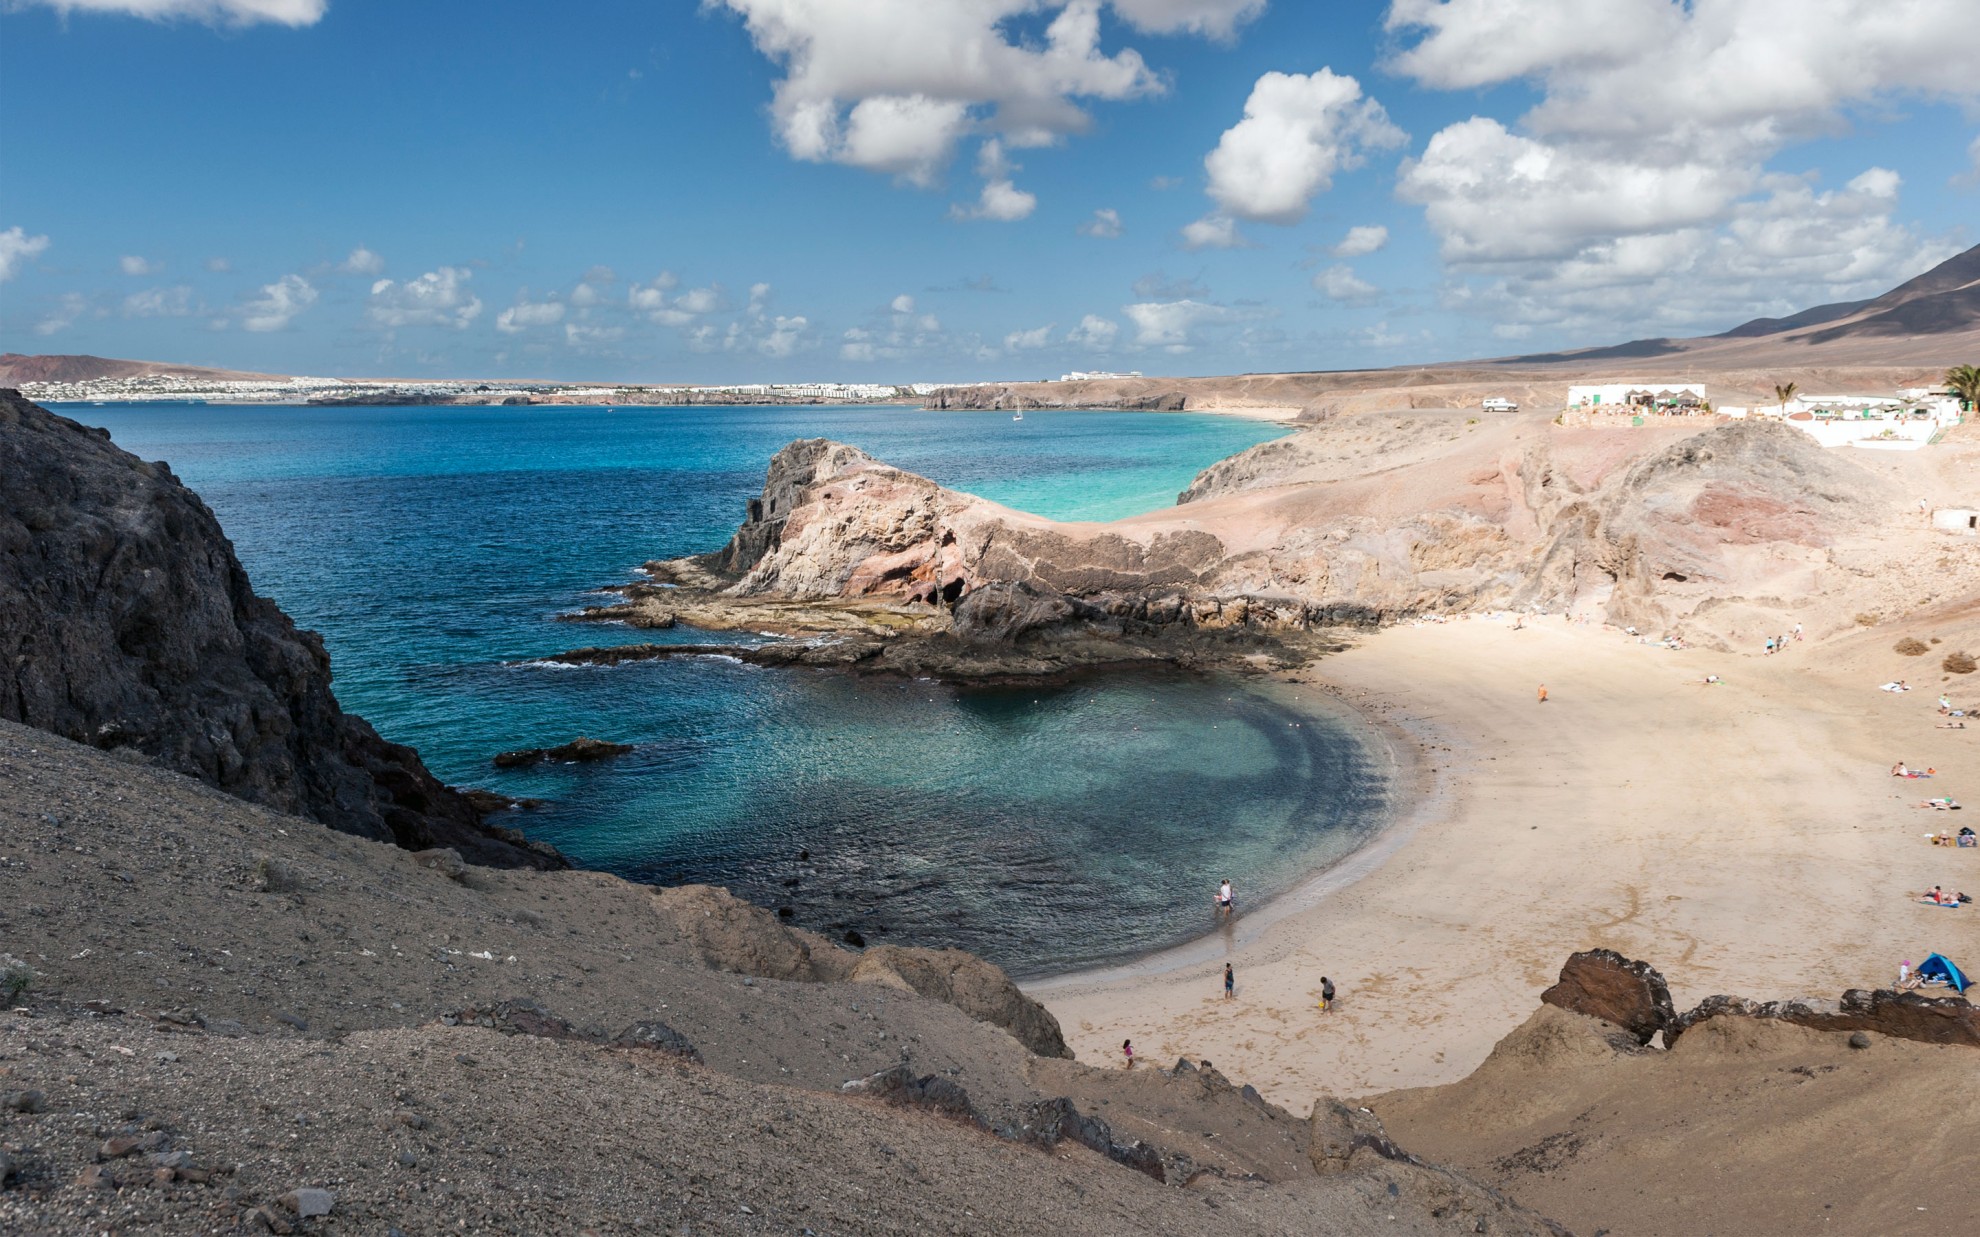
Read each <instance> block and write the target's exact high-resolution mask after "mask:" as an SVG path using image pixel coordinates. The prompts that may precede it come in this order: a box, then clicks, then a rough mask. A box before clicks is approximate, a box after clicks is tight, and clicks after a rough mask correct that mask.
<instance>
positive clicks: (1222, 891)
mask: <svg viewBox="0 0 1980 1237" xmlns="http://www.w3.org/2000/svg"><path fill="white" fill-rule="evenodd" d="M1236 912H1237V895H1236V894H1234V893H1232V892H1231V878H1230V877H1228V876H1226V877H1225V878H1224V883H1223V884H1222V885H1220V886H1218V888H1217V913H1218V914H1219V915H1221V916H1223V917H1224V918H1225V919H1229V918H1230V917H1231V916H1232V915H1233V914H1235V913H1236Z"/></svg>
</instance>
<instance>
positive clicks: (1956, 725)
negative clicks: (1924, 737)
mask: <svg viewBox="0 0 1980 1237" xmlns="http://www.w3.org/2000/svg"><path fill="white" fill-rule="evenodd" d="M1939 729H1941V730H1964V729H1966V723H1965V722H1940V723H1939Z"/></svg>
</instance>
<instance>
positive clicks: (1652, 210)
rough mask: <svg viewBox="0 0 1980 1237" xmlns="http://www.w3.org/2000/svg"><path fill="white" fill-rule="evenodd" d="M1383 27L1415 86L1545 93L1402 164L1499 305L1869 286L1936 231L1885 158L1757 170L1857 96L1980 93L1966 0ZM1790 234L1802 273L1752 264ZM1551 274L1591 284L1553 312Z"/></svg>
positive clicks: (1446, 240)
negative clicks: (1898, 198)
mask: <svg viewBox="0 0 1980 1237" xmlns="http://www.w3.org/2000/svg"><path fill="white" fill-rule="evenodd" d="M1388 27H1389V29H1390V30H1391V31H1392V32H1395V33H1397V34H1398V35H1399V36H1400V37H1401V39H1402V42H1403V44H1404V45H1403V46H1402V47H1401V50H1400V51H1399V52H1398V53H1397V55H1396V56H1395V57H1394V59H1393V61H1392V63H1391V67H1392V68H1394V69H1396V70H1398V71H1401V72H1403V73H1406V74H1408V75H1410V76H1412V77H1414V78H1416V79H1417V80H1418V81H1419V82H1420V83H1423V84H1425V85H1430V86H1436V87H1443V88H1447V89H1473V88H1477V87H1481V86H1491V85H1495V84H1498V83H1502V82H1506V81H1510V80H1514V79H1519V78H1526V79H1530V80H1531V81H1532V82H1533V83H1534V85H1535V86H1536V87H1537V89H1538V91H1539V96H1540V99H1539V102H1538V103H1537V104H1536V105H1535V106H1534V107H1533V108H1531V110H1529V111H1528V112H1527V113H1526V114H1525V115H1524V116H1523V117H1521V118H1520V119H1519V120H1518V121H1517V123H1516V124H1514V125H1508V124H1507V123H1504V122H1502V121H1500V120H1498V119H1494V118H1489V117H1482V116H1474V117H1472V118H1471V119H1469V120H1466V121H1462V122H1459V123H1457V124H1453V125H1451V126H1449V127H1447V128H1445V129H1444V130H1443V131H1441V132H1439V133H1438V134H1436V135H1435V136H1433V137H1432V138H1431V139H1430V141H1429V143H1428V144H1427V145H1426V147H1425V149H1424V152H1423V154H1422V156H1421V157H1420V158H1419V159H1417V160H1414V161H1412V162H1409V163H1406V164H1405V165H1404V167H1403V170H1402V173H1401V176H1400V178H1399V182H1398V194H1399V196H1401V197H1402V198H1403V199H1404V200H1406V201H1411V202H1415V203H1418V204H1420V205H1421V206H1422V207H1423V208H1424V217H1425V220H1426V222H1428V223H1429V224H1430V226H1431V229H1432V230H1433V231H1434V232H1436V233H1437V235H1438V238H1439V241H1440V246H1441V250H1442V253H1443V255H1444V257H1445V259H1446V261H1447V262H1449V263H1451V264H1452V265H1453V266H1455V267H1456V268H1457V269H1458V270H1459V272H1460V273H1462V274H1467V275H1470V276H1473V277H1475V276H1478V275H1486V276H1489V277H1491V278H1492V279H1494V280H1496V281H1497V282H1495V283H1493V284H1491V285H1490V286H1488V287H1485V288H1477V287H1472V288H1470V289H1469V290H1468V291H1465V292H1462V293H1461V294H1460V296H1459V299H1460V300H1463V299H1464V297H1465V296H1472V297H1473V298H1474V303H1476V304H1478V305H1479V306H1480V307H1481V308H1483V309H1486V310H1488V311H1489V312H1491V313H1493V314H1495V315H1496V314H1503V313H1505V312H1508V306H1511V307H1512V308H1513V310H1514V311H1517V312H1532V313H1535V314H1542V315H1547V318H1546V319H1545V320H1549V321H1553V320H1557V319H1558V316H1559V315H1560V314H1567V315H1569V316H1570V318H1571V320H1573V321H1577V322H1580V321H1585V320H1586V319H1584V318H1579V317H1574V315H1579V314H1586V313H1594V312H1596V311H1597V310H1596V307H1595V306H1594V305H1593V303H1592V302H1593V301H1596V300H1599V299H1600V296H1601V292H1600V290H1601V289H1609V290H1611V291H1610V292H1609V293H1608V295H1610V296H1611V297H1613V290H1615V289H1620V288H1624V287H1628V288H1647V287H1664V288H1667V289H1670V290H1671V292H1672V293H1673V296H1674V299H1673V301H1672V302H1670V303H1666V302H1661V301H1660V302H1656V303H1653V304H1651V305H1650V309H1651V310H1652V311H1653V313H1654V314H1656V315H1663V316H1664V317H1663V319H1662V320H1663V322H1664V324H1665V325H1671V326H1675V325H1679V322H1678V321H1676V320H1675V319H1678V318H1688V319H1690V320H1692V322H1695V321H1696V319H1697V318H1698V317H1699V316H1701V315H1703V314H1706V313H1711V312H1731V313H1743V312H1746V311H1747V310H1748V309H1750V308H1751V307H1752V305H1753V304H1754V303H1755V302H1752V301H1748V302H1747V303H1746V305H1745V307H1744V308H1740V307H1736V306H1735V304H1734V301H1733V299H1732V298H1733V297H1734V296H1757V297H1759V298H1760V300H1761V301H1762V302H1765V303H1774V301H1775V299H1776V297H1778V296H1784V295H1802V294H1805V293H1810V292H1818V291H1820V290H1821V289H1829V290H1832V291H1834V290H1840V289H1845V288H1854V289H1857V294H1859V295H1860V294H1861V292H1862V291H1867V290H1870V289H1872V288H1874V287H1876V286H1877V285H1878V284H1879V283H1882V284H1883V285H1884V286H1888V284H1889V283H1890V282H1894V281H1895V280H1896V279H1898V278H1902V277H1904V276H1905V275H1909V274H1914V273H1916V271H1915V269H1913V268H1912V263H1914V262H1915V261H1916V260H1917V259H1918V257H1919V256H1920V255H1921V254H1923V253H1925V252H1928V251H1938V250H1941V249H1943V248H1945V246H1943V245H1941V244H1938V243H1935V242H1926V241H1922V240H1921V239H1920V238H1919V237H1918V236H1917V235H1915V234H1914V233H1913V232H1912V231H1911V230H1910V229H1909V228H1906V227H1904V226H1902V225H1899V224H1896V223H1894V222H1893V221H1892V220H1891V217H1890V207H1891V204H1892V203H1893V202H1894V200H1895V194H1896V192H1897V188H1898V184H1897V178H1896V176H1895V175H1894V174H1892V173H1889V172H1886V171H1882V170H1881V169H1872V170H1871V172H1867V173H1865V174H1864V175H1861V176H1858V177H1857V178H1856V179H1854V180H1852V181H1850V182H1849V184H1848V185H1847V186H1846V187H1845V188H1843V189H1841V190H1835V191H1831V192H1828V193H1818V192H1816V191H1815V190H1814V189H1813V188H1812V187H1811V186H1810V185H1809V184H1808V182H1806V181H1804V180H1800V179H1798V178H1784V177H1781V176H1777V175H1770V174H1769V173H1768V172H1767V171H1766V168H1767V166H1768V164H1769V163H1770V161H1775V160H1776V158H1777V156H1779V155H1780V154H1781V152H1783V151H1784V150H1786V149H1788V148H1789V147H1791V146H1793V145H1794V144H1796V143H1798V142H1801V141H1805V140H1808V139H1810V138H1814V137H1819V136H1822V135H1825V134H1832V133H1835V132H1837V131H1839V130H1842V129H1843V128H1845V127H1846V124H1847V119H1848V116H1849V114H1850V112H1851V109H1852V108H1855V109H1857V110H1861V109H1862V106H1863V105H1866V104H1867V105H1880V104H1884V103H1886V102H1888V101H1890V100H1894V99H1897V98H1899V97H1902V96H1906V95H1910V96H1924V97H1928V98H1949V99H1956V100H1957V99H1963V100H1968V101H1971V100H1974V99H1976V98H1980V79H1975V78H1974V77H1973V75H1972V74H1970V73H1967V72H1964V71H1963V70H1962V69H1961V68H1960V67H1959V66H1958V64H1957V63H1956V62H1957V60H1958V58H1957V57H1954V56H1947V55H1945V54H1943V49H1944V48H1947V47H1955V46H1972V45H1973V43H1974V41H1975V40H1976V39H1980V5H1976V4H1974V3H1972V2H1971V0H1904V2H1903V3H1896V4H1894V3H1892V2H1891V0H1692V2H1691V3H1689V4H1677V3H1673V2H1671V0H1601V2H1600V3H1593V2H1590V0H1445V2H1443V3H1437V2H1434V0H1396V2H1395V3H1394V4H1393V5H1392V6H1391V9H1390V13H1389V18H1388ZM1412 40H1413V42H1412ZM1872 173H1874V174H1872ZM1866 177H1867V179H1866ZM1789 237H1792V238H1793V239H1792V241H1791V242H1789V241H1788V240H1787V239H1786V238H1789ZM1781 244H1787V246H1788V248H1789V249H1790V250H1792V252H1793V255H1794V257H1793V263H1794V267H1793V269H1794V270H1795V271H1798V272H1799V271H1805V272H1806V274H1805V275H1790V274H1788V272H1783V276H1784V278H1783V280H1782V281H1781V282H1779V283H1777V284H1776V285H1775V286H1774V288H1773V289H1772V290H1769V289H1767V288H1766V287H1764V286H1763V282H1764V281H1751V280H1749V279H1748V278H1747V276H1746V275H1745V274H1744V273H1743V272H1746V271H1749V270H1753V269H1756V268H1758V267H1759V266H1761V265H1763V264H1764V263H1765V262H1767V261H1770V260H1774V259H1775V258H1776V257H1778V255H1779V251H1778V250H1777V249H1776V248H1771V247H1772V246H1778V245H1781ZM1804 262H1805V263H1806V266H1805V267H1804V266H1803V265H1802V263H1804ZM1824 268H1826V271H1824ZM1873 270H1874V271H1875V274H1871V273H1869V272H1871V271H1873ZM1660 278H1661V279H1666V280H1668V279H1671V278H1678V279H1682V280H1684V281H1685V283H1684V286H1683V288H1682V289H1681V290H1680V289H1679V288H1678V287H1677V286H1676V285H1673V284H1670V283H1668V282H1666V283H1663V284H1660V283H1659V282H1658V281H1659V279H1660ZM1707 280H1719V281H1721V282H1717V283H1710V284H1708V283H1706V282H1704V281H1707ZM1548 290H1553V291H1554V292H1556V293H1558V294H1560V295H1562V296H1567V297H1570V298H1573V297H1577V296H1580V295H1582V294H1586V295H1587V296H1588V297H1589V298H1590V300H1589V303H1582V304H1571V305H1567V306H1563V307H1555V308H1549V307H1548V306H1547V305H1546V303H1545V301H1544V297H1543V295H1542V294H1543V293H1545V292H1547V291H1548ZM1831 299H1834V298H1831Z"/></svg>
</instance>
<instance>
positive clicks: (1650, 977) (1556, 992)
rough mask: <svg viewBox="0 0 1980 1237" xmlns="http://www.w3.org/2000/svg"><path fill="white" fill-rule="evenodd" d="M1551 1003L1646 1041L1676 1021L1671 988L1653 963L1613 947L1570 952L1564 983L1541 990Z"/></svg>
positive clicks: (1666, 1030) (1563, 975)
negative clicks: (1599, 1020) (1632, 956)
mask: <svg viewBox="0 0 1980 1237" xmlns="http://www.w3.org/2000/svg"><path fill="white" fill-rule="evenodd" d="M1540 999H1541V1000H1542V1001H1545V1002H1546V1003H1547V1004H1549V1005H1558V1006H1560V1007H1561V1008H1562V1009H1565V1010H1567V1011H1569V1012H1570V1013H1576V1014H1587V1015H1588V1016H1589V1017H1591V1018H1600V1019H1601V1020H1602V1021H1604V1022H1607V1023H1611V1024H1613V1025H1615V1026H1619V1027H1621V1028H1623V1029H1624V1030H1626V1031H1628V1032H1629V1033H1630V1034H1632V1035H1634V1036H1635V1037H1636V1042H1637V1043H1639V1044H1647V1043H1649V1042H1650V1038H1651V1037H1652V1036H1654V1035H1655V1034H1656V1033H1657V1032H1659V1031H1665V1032H1666V1038H1667V1039H1668V1038H1669V1028H1670V1027H1671V1025H1672V1023H1674V1022H1675V1021H1676V1020H1677V1007H1676V1006H1674V1005H1672V1004H1671V990H1670V988H1669V986H1668V985H1666V984H1665V983H1664V977H1663V976H1662V975H1659V974H1658V973H1657V971H1656V968H1654V967H1652V966H1651V965H1650V964H1649V963H1648V962H1635V961H1631V960H1630V959H1628V958H1625V957H1623V956H1622V955H1621V954H1619V953H1617V952H1616V951H1615V950H1613V949H1590V950H1585V951H1583V952H1581V953H1578V954H1573V955H1571V956H1569V958H1568V960H1567V964H1566V965H1564V966H1563V967H1561V978H1560V982H1559V983H1556V984H1555V985H1554V986H1553V987H1551V988H1549V989H1547V990H1546V991H1545V992H1543V993H1541V994H1540Z"/></svg>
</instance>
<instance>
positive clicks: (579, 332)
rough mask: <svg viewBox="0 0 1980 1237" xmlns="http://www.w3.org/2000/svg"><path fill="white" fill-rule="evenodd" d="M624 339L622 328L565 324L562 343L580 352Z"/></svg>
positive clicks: (624, 331) (624, 333)
mask: <svg viewBox="0 0 1980 1237" xmlns="http://www.w3.org/2000/svg"><path fill="white" fill-rule="evenodd" d="M625 337H626V328H624V327H622V326H594V325H592V324H590V323H586V322H566V323H565V324H564V342H565V343H567V344H569V345H571V347H573V348H576V349H578V350H580V351H585V350H589V349H593V348H598V347H601V346H603V345H605V344H615V343H618V342H619V341H620V340H622V339H624V338H625Z"/></svg>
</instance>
